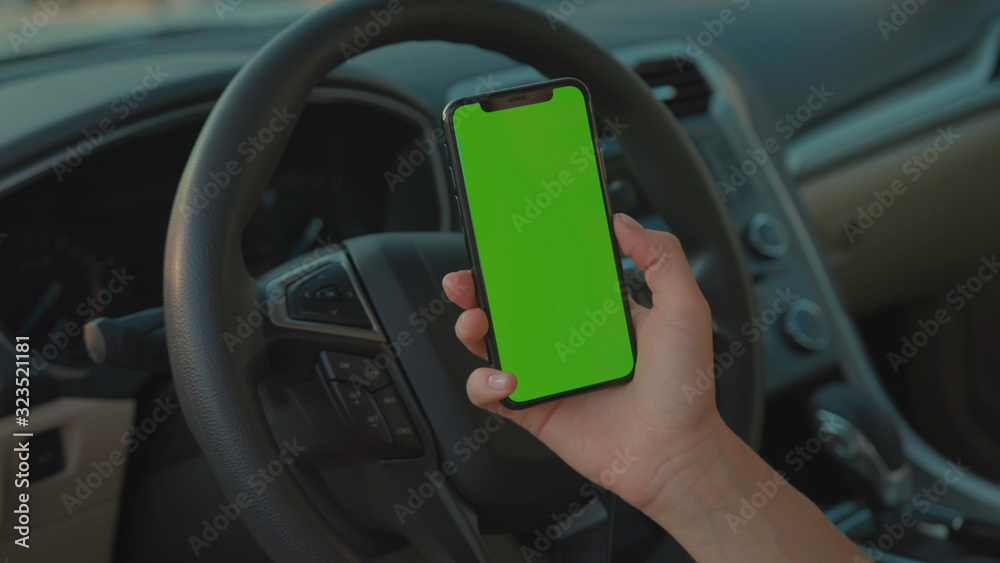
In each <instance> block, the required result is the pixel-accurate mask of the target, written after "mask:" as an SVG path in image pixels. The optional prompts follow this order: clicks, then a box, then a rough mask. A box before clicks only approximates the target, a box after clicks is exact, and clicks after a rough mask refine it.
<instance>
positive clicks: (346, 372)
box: [319, 352, 391, 391]
mask: <svg viewBox="0 0 1000 563" xmlns="http://www.w3.org/2000/svg"><path fill="white" fill-rule="evenodd" d="M319 365H320V371H321V372H322V373H323V375H325V376H326V378H327V379H332V380H334V381H341V382H344V383H350V384H352V385H355V386H357V387H359V388H361V387H364V388H367V389H369V390H371V391H376V390H378V389H381V388H383V387H385V386H386V385H389V384H390V383H391V380H390V379H389V374H388V373H386V371H385V370H384V369H380V368H379V367H378V366H377V365H376V364H375V361H374V360H372V359H370V358H364V357H362V356H352V355H351V354H344V353H341V352H321V353H320V355H319Z"/></svg>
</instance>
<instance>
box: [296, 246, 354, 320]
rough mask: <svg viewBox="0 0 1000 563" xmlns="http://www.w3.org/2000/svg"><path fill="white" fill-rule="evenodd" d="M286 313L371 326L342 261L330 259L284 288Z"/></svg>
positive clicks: (301, 317)
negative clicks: (331, 261)
mask: <svg viewBox="0 0 1000 563" xmlns="http://www.w3.org/2000/svg"><path fill="white" fill-rule="evenodd" d="M286 297H287V300H288V316H289V317H291V318H293V319H295V320H297V321H312V322H317V323H327V324H334V325H343V326H352V327H357V328H372V324H371V321H370V320H369V319H368V315H367V314H366V313H365V308H364V305H362V304H361V298H360V297H359V296H358V291H357V289H355V287H354V285H353V284H352V283H351V278H350V276H348V274H347V270H345V269H344V265H343V264H341V263H339V262H333V263H330V264H327V265H326V266H323V267H322V268H320V269H318V270H316V271H315V272H312V273H310V274H308V275H306V276H304V277H303V278H302V279H300V280H298V281H296V282H294V283H292V284H291V285H289V286H288V289H287V295H286Z"/></svg>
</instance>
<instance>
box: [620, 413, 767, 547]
mask: <svg viewBox="0 0 1000 563" xmlns="http://www.w3.org/2000/svg"><path fill="white" fill-rule="evenodd" d="M747 452H750V453H751V454H752V451H751V450H750V449H749V447H748V446H746V444H744V443H743V442H742V440H740V438H739V437H738V436H736V434H734V433H733V432H732V430H730V429H729V427H728V426H726V424H725V423H724V422H723V421H722V418H721V417H716V418H715V420H713V422H712V423H711V426H710V427H709V428H708V429H707V430H706V432H705V433H704V434H703V435H702V438H701V439H700V441H699V442H698V443H697V444H692V446H691V447H689V448H687V449H686V450H685V451H683V452H674V453H673V454H672V457H671V459H669V460H666V461H665V462H664V463H663V464H662V465H661V466H660V467H659V468H658V469H657V470H656V471H655V472H654V473H653V475H654V477H653V478H652V479H650V481H649V483H648V485H647V487H646V491H645V493H646V494H644V495H642V498H643V499H644V500H643V501H640V504H639V505H634V506H636V508H638V509H639V510H641V511H642V512H643V513H645V514H646V515H647V516H649V517H650V518H652V519H653V520H654V521H656V522H657V523H659V524H660V525H661V526H663V527H664V528H665V529H666V530H667V531H669V532H671V533H672V534H675V533H677V532H678V531H679V529H681V528H685V527H689V526H691V525H693V524H694V523H698V524H699V525H704V524H707V523H709V522H714V521H716V520H717V517H718V514H719V513H721V512H724V511H725V510H727V509H728V508H729V503H730V502H731V499H732V497H733V494H734V492H735V491H737V490H738V488H739V485H738V483H737V481H738V479H737V478H736V476H735V474H734V471H736V470H746V469H749V467H747V465H748V464H752V460H751V459H748V457H747V456H746V455H745V454H746V453H747ZM753 457H755V456H753ZM626 500H628V499H626Z"/></svg>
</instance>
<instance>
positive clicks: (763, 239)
mask: <svg viewBox="0 0 1000 563" xmlns="http://www.w3.org/2000/svg"><path fill="white" fill-rule="evenodd" d="M747 242H748V243H749V244H750V248H751V249H753V251H754V252H755V253H756V254H757V255H758V256H760V257H762V258H770V259H778V258H781V257H782V256H784V255H786V254H788V248H789V235H788V229H786V228H785V225H784V224H783V223H782V222H781V221H779V220H778V218H777V217H775V216H774V215H769V214H767V213H758V214H756V215H754V216H753V219H750V225H749V226H748V227H747Z"/></svg>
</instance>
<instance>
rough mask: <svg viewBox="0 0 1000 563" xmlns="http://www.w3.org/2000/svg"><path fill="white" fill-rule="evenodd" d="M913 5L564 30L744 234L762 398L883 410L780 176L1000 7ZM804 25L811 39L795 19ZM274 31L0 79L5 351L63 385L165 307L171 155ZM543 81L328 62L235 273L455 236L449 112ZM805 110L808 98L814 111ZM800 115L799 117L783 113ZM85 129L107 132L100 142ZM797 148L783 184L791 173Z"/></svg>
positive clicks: (547, 5)
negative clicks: (633, 75) (325, 248)
mask: <svg viewBox="0 0 1000 563" xmlns="http://www.w3.org/2000/svg"><path fill="white" fill-rule="evenodd" d="M533 3H535V4H539V5H540V7H541V8H542V9H553V8H557V7H558V3H557V2H533ZM744 4H746V5H747V8H746V10H745V11H737V12H736V19H735V20H734V21H733V23H731V24H729V26H728V27H725V28H724V31H723V32H722V33H721V34H720V35H717V36H713V37H712V38H711V40H707V39H706V40H702V39H701V38H703V37H705V36H704V35H702V32H704V31H705V30H706V27H705V25H706V24H705V23H704V22H706V21H713V20H714V19H716V18H719V17H720V14H721V12H722V11H723V10H727V9H728V10H739V7H740V6H741V5H744ZM920 9H921V10H922V14H923V15H924V16H925V21H933V22H934V26H933V27H930V26H927V25H922V24H919V23H916V21H917V20H916V19H915V20H914V23H911V24H910V25H909V26H907V27H906V28H904V29H901V30H900V32H899V33H897V34H896V35H894V36H893V37H892V40H891V41H887V40H886V39H885V38H884V37H883V36H882V35H881V34H880V33H879V32H878V26H877V21H878V20H879V19H880V18H884V17H889V15H890V14H891V10H892V2H891V1H888V0H880V1H878V2H871V1H868V0H864V1H862V0H857V1H851V2H846V3H837V4H834V3H823V2H803V1H802V0H782V1H767V2H765V1H759V2H758V1H757V0H754V1H752V2H735V1H729V0H712V1H708V2H677V3H664V2H654V1H652V0H628V1H613V2H612V1H601V0H592V1H591V2H587V3H585V4H584V5H583V6H581V7H580V8H579V12H578V13H576V14H575V15H574V16H573V18H572V20H571V22H570V24H571V25H573V26H574V27H577V28H579V29H581V30H583V31H584V32H586V33H588V34H590V35H592V36H593V37H594V38H595V39H596V40H597V41H599V42H601V43H602V44H603V45H605V46H607V47H608V48H609V49H611V50H612V51H613V52H614V53H615V55H616V56H617V57H618V58H619V60H621V61H622V62H623V63H625V64H627V65H629V66H631V67H632V68H634V69H635V70H636V71H637V72H638V73H639V74H640V75H641V76H642V77H643V78H644V79H645V80H646V81H647V82H648V83H649V85H650V86H651V88H652V89H653V92H654V93H655V94H656V95H657V96H659V97H660V98H661V99H662V100H663V102H664V103H666V104H667V105H668V106H669V107H671V109H672V110H673V111H674V112H675V113H676V114H677V115H678V117H679V118H680V120H681V124H682V125H683V126H684V128H685V130H686V131H687V132H688V134H689V135H690V137H691V139H692V141H693V142H694V143H695V145H696V147H697V148H698V150H699V151H700V153H701V154H702V156H703V158H704V159H705V161H706V164H707V165H708V167H709V169H710V171H711V173H712V175H713V176H714V177H715V178H716V179H717V186H718V187H719V190H720V195H721V196H722V197H723V199H724V200H725V202H726V205H727V208H728V210H729V212H730V216H731V218H732V220H733V223H734V225H735V226H736V229H737V230H738V231H739V232H740V233H741V234H742V235H743V237H744V244H745V250H746V253H747V258H748V262H749V266H750V269H751V273H752V275H753V278H754V280H755V284H756V293H757V297H758V304H759V307H760V316H759V317H758V318H755V319H747V320H746V325H744V330H742V331H741V334H740V335H731V336H732V337H735V338H737V339H745V340H746V341H748V342H755V341H756V340H757V339H761V340H763V344H764V350H765V358H764V361H765V366H766V372H767V381H766V389H767V392H768V394H769V397H772V398H773V397H778V398H780V397H781V396H782V395H786V394H788V393H790V392H792V391H794V390H795V389H797V388H801V387H803V386H806V385H809V384H812V383H816V382H818V381H821V380H823V379H824V378H830V377H832V376H834V375H835V374H838V373H839V374H842V375H843V376H844V377H845V378H847V379H849V380H851V381H853V382H854V383H855V384H857V385H858V386H860V387H862V388H865V389H867V390H869V391H870V392H871V393H872V394H873V396H875V398H876V399H877V400H878V401H879V402H880V404H881V405H883V406H884V408H886V409H887V410H889V411H893V412H895V411H894V410H893V409H894V408H893V406H892V403H891V401H890V400H889V398H888V397H887V396H886V394H885V392H884V390H883V389H882V387H881V384H880V383H879V379H878V375H877V373H876V371H875V369H874V367H873V365H872V362H871V360H870V358H869V357H868V354H867V351H866V350H865V347H864V344H863V342H862V341H861V339H860V337H859V335H858V333H857V330H856V327H855V326H854V324H853V320H852V319H851V317H850V315H849V313H848V311H847V310H846V308H845V307H844V305H843V303H842V299H841V295H840V293H839V290H838V288H837V287H836V285H835V283H834V281H833V280H832V279H831V278H830V275H829V270H828V266H827V258H826V257H825V256H824V255H823V253H822V252H821V251H820V249H819V247H818V245H817V242H816V237H815V235H814V233H813V228H814V227H813V226H812V225H810V223H809V222H808V220H806V219H805V215H804V213H803V208H802V206H801V204H800V202H799V200H798V194H797V192H796V188H795V184H794V183H793V177H792V174H793V173H795V172H797V171H800V169H801V170H806V171H807V172H810V173H815V172H816V170H815V169H810V168H809V167H808V166H806V165H807V164H810V163H811V162H814V161H815V160H816V159H817V158H819V156H817V155H823V154H827V153H828V152H830V149H831V147H830V146H829V144H826V145H824V144H822V143H819V142H817V141H816V139H817V138H818V137H817V134H816V132H822V131H823V130H824V129H826V130H830V129H833V130H834V132H836V124H837V123H838V121H840V120H841V119H842V118H844V116H849V115H851V114H852V112H853V111H854V110H856V109H857V108H858V107H860V106H861V105H863V104H871V103H874V104H876V105H877V104H878V103H879V101H880V100H884V99H885V98H882V96H889V93H891V92H894V91H896V90H898V89H899V88H900V87H901V85H903V84H909V85H912V84H919V83H920V81H921V80H923V79H924V77H925V75H926V74H927V73H929V72H930V71H932V70H936V69H940V68H941V67H942V66H945V65H947V64H948V63H949V62H950V61H955V60H956V59H959V58H961V57H962V56H963V55H965V54H967V53H968V52H970V51H974V50H978V49H979V48H980V46H981V39H982V37H983V36H984V35H985V34H986V32H987V27H986V26H985V22H987V21H989V18H990V17H992V16H993V15H995V14H997V13H1000V5H998V4H997V3H996V2H985V1H977V2H964V3H962V4H961V5H951V4H948V5H945V4H934V3H927V4H926V5H923V7H922V8H920ZM820 20H822V21H824V22H825V25H823V26H806V25H803V24H802V22H803V21H820ZM280 27H281V26H278V25H276V26H274V27H268V28H262V29H256V30H250V31H242V32H235V31H229V32H225V33H221V32H220V33H219V34H214V35H211V34H206V35H205V36H202V35H199V34H197V33H192V34H184V35H182V36H179V37H173V38H170V37H168V38H163V39H159V40H157V41H151V42H149V43H148V44H142V43H140V44H137V45H129V46H127V47H125V46H123V47H121V48H115V47H111V48H107V49H105V50H103V51H100V52H98V53H90V54H88V53H87V52H82V53H79V54H76V55H69V56H65V57H40V58H36V59H34V60H31V61H13V62H8V63H5V64H4V65H2V66H0V122H2V123H3V124H4V128H3V130H2V131H0V271H3V272H4V273H5V274H6V275H4V276H3V277H0V295H2V296H3V300H2V303H0V350H2V349H5V348H6V349H7V351H8V352H9V351H10V339H11V337H12V335H14V334H30V335H31V336H32V341H33V342H38V343H44V345H41V346H37V348H38V349H40V353H41V358H40V359H39V358H36V365H35V367H36V369H38V371H40V372H45V373H49V374H52V375H53V376H55V377H56V378H58V379H62V380H79V379H82V378H84V377H85V376H87V375H94V374H100V372H101V371H102V369H103V368H101V367H99V366H94V365H93V364H91V363H90V362H89V361H88V359H87V356H86V353H85V350H84V348H83V344H82V338H81V337H80V334H79V331H80V327H81V326H82V324H83V323H85V322H86V321H88V320H91V318H92V317H95V316H98V315H100V316H110V317H118V316H122V315H126V314H129V313H133V312H137V311H141V310H144V309H148V308H152V307H157V306H160V305H161V304H162V291H163V286H162V268H163V255H164V245H165V237H166V229H167V223H168V219H169V215H170V212H171V208H172V206H173V199H174V193H175V190H176V187H177V185H178V181H179V179H180V176H181V174H182V171H183V168H184V165H185V162H186V160H187V158H188V156H189V154H190V152H191V148H192V147H193V146H194V143H195V142H196V140H197V136H198V132H199V130H200V128H201V125H202V124H203V123H204V122H205V120H206V119H207V118H208V116H209V112H210V111H211V108H212V105H213V103H214V100H216V99H218V96H219V95H220V94H221V93H222V91H223V90H224V88H225V86H226V84H227V83H228V82H229V81H230V80H231V79H232V77H233V76H234V75H235V74H236V73H237V72H238V70H239V68H240V66H241V65H242V64H243V63H245V61H246V60H247V59H248V58H249V57H250V56H252V53H253V52H254V51H255V50H256V49H257V48H259V46H260V45H261V44H262V43H263V42H265V41H266V40H268V39H269V38H270V37H272V36H273V35H274V34H275V33H277V31H278V30H280ZM208 35H211V37H209V36H208ZM665 38H670V39H665ZM765 38H766V41H765V40H764V39H765ZM871 53H878V56H870V54H871ZM91 55H92V56H91ZM426 61H433V62H434V63H435V64H426ZM441 61H445V62H446V64H441ZM992 62H993V64H996V54H995V53H994V55H993V59H992ZM150 69H152V71H151V70H150ZM150 72H157V73H159V74H161V75H164V76H165V79H164V80H163V81H162V83H159V84H157V87H156V88H151V89H149V90H148V91H147V92H145V97H144V99H143V101H142V102H141V103H137V104H135V107H133V108H130V110H131V111H128V112H123V111H120V108H121V107H122V106H121V105H120V104H117V103H116V100H120V99H121V96H122V93H123V92H130V91H131V90H132V89H134V88H135V87H136V84H141V83H142V80H143V79H144V77H146V75H147V74H148V73H150ZM539 78H540V76H539V75H538V74H537V73H535V71H533V70H532V69H530V68H525V67H522V66H520V65H518V64H516V63H515V62H513V61H511V60H509V59H506V58H505V57H502V56H499V55H496V54H492V53H487V52H484V51H481V50H479V49H475V48H471V47H467V46H459V45H451V44H446V43H439V42H427V43H420V44H413V43H410V44H403V45H398V46H393V47H390V48H386V49H379V50H376V51H373V52H371V53H365V54H363V55H360V56H358V57H356V58H354V59H352V60H351V62H350V63H348V64H347V65H345V66H343V67H341V68H338V69H337V70H336V71H334V72H332V73H331V74H330V75H329V76H328V77H327V79H326V80H325V81H323V83H321V84H320V85H318V86H317V88H316V90H315V92H314V96H313V99H312V101H311V103H310V104H309V106H308V107H307V108H306V110H305V114H304V115H303V116H302V117H301V119H299V122H298V125H297V129H296V131H295V134H294V137H293V140H292V141H291V144H290V145H289V146H288V147H287V148H286V150H285V153H284V157H283V160H282V163H281V165H280V166H279V169H278V171H277V173H276V174H275V175H274V177H273V178H272V179H271V180H270V183H269V186H268V188H267V189H266V190H265V192H264V194H263V196H262V198H261V201H260V202H259V205H258V208H257V210H256V211H255V213H254V215H253V218H252V220H251V222H250V225H249V227H248V229H247V231H246V233H245V234H244V239H243V250H244V256H245V260H246V265H247V269H248V270H249V271H250V273H251V274H253V275H261V274H263V273H265V272H267V271H268V270H270V269H271V268H273V267H275V266H277V265H279V264H281V263H283V262H285V261H287V260H288V259H290V258H292V257H294V256H296V255H299V254H302V253H304V252H306V251H308V250H310V249H311V248H313V247H315V246H316V245H319V244H324V245H326V244H330V243H336V242H338V241H342V240H345V239H348V238H351V237H355V236H359V235H363V234H367V233H375V232H384V231H437V230H445V231H457V230H458V229H459V227H458V223H457V221H456V216H457V213H456V211H455V209H454V207H453V205H454V203H453V201H452V198H451V192H450V190H451V187H450V185H449V180H448V178H447V176H446V175H445V172H444V170H446V163H445V162H444V157H443V155H442V154H441V147H440V146H439V145H438V144H437V143H436V142H429V140H434V139H439V138H440V137H441V136H440V134H439V128H440V117H439V116H440V113H441V109H442V108H443V107H444V105H445V104H446V103H447V102H448V101H449V100H450V99H453V98H456V97H459V96H464V95H470V94H474V93H476V92H477V89H481V88H483V87H489V88H504V87H511V86H516V85H518V84H523V83H526V82H531V81H533V80H538V79H539ZM37 92H45V93H46V94H45V95H36V94H35V93H37ZM818 93H826V94H823V95H822V96H820V94H818ZM816 96H820V97H822V98H823V101H822V103H818V107H814V106H816V105H817V103H816V99H817V98H816ZM802 107H806V108H807V109H808V111H809V113H808V117H807V118H805V119H803V118H801V117H796V116H797V112H798V111H799V109H800V108H802ZM276 110H277V108H276ZM597 110H598V112H599V111H600V108H597ZM123 114H124V115H123ZM789 115H791V116H792V118H791V119H789V117H788V116H789ZM601 119H603V118H602V117H599V120H601ZM101 123H107V124H108V125H109V126H108V127H104V128H102V130H101V131H96V130H95V128H94V127H95V124H101ZM610 137H611V138H609V139H606V140H605V143H604V146H603V149H604V154H605V158H606V168H607V171H608V176H609V178H608V180H609V189H610V192H611V194H610V196H611V200H612V204H613V206H614V207H615V210H616V211H622V212H627V213H630V214H632V215H633V216H635V217H637V218H639V219H640V221H642V222H643V223H644V224H646V225H647V226H650V227H658V228H667V229H669V225H665V224H663V223H662V220H661V219H659V217H658V216H655V215H653V214H652V213H651V208H650V207H649V205H648V204H647V202H645V201H644V200H643V198H642V196H641V193H640V190H639V189H638V187H637V186H636V185H635V179H634V178H633V177H632V175H631V173H630V170H629V164H628V159H627V156H626V155H625V154H623V152H622V151H621V149H620V147H618V146H617V145H616V143H615V142H614V139H613V135H612V136H610ZM827 138H832V139H834V142H839V143H845V142H844V141H843V137H841V136H838V135H832V136H831V135H829V134H828V135H827ZM769 139H770V140H773V141H774V143H775V144H774V145H769V144H768V142H767V141H768V140H769ZM893 140H894V139H888V138H881V139H880V142H881V143H883V144H887V143H890V142H892V141H893ZM258 141H259V142H260V146H259V147H255V146H254V143H253V142H250V146H252V147H254V149H253V150H267V146H266V145H267V143H266V140H265V139H258ZM845 144H846V143H845ZM775 147H776V148H775ZM772 148H773V149H774V150H772ZM786 149H787V150H786ZM867 150H875V149H874V148H873V147H869V148H868V149H867ZM789 154H790V155H791V158H792V159H793V160H794V159H795V158H798V159H799V161H801V162H800V164H799V165H796V166H798V168H795V167H793V168H792V169H789V168H788V167H787V166H786V162H785V159H786V158H789V156H788V155H789ZM761 155H763V156H761ZM810 158H811V159H812V160H810ZM793 164H794V162H793ZM810 166H812V164H810ZM838 224H839V219H838ZM693 267H694V269H695V271H696V273H698V264H697V263H695V264H693ZM793 301H794V302H795V303H797V305H796V306H795V307H794V308H792V310H788V309H789V308H790V305H791V304H792V303H791V302H793ZM895 416H898V415H895ZM901 425H902V426H903V427H904V428H907V426H906V423H905V422H902V421H901ZM904 434H905V438H906V440H907V442H906V443H907V447H908V448H910V453H911V454H912V456H913V457H914V459H917V460H918V461H919V463H920V464H922V466H923V467H925V468H927V471H928V472H929V473H930V472H936V471H938V470H939V469H940V468H941V467H944V466H943V464H944V460H942V459H941V458H940V456H936V454H934V453H933V452H932V450H931V449H930V448H929V447H928V446H927V445H926V444H924V443H923V442H922V441H921V440H920V438H919V437H918V436H916V435H915V433H913V432H912V431H911V430H907V431H906V432H904ZM962 487H968V489H967V490H968V491H972V492H970V494H969V498H970V499H974V498H979V499H981V500H983V504H982V505H979V504H976V502H973V501H970V506H969V507H968V508H969V511H970V513H975V512H976V511H986V510H989V505H988V503H990V502H992V503H993V505H1000V499H997V498H996V497H997V495H998V494H997V492H996V491H995V490H994V489H986V488H977V487H978V485H977V482H976V481H975V479H974V478H970V479H969V480H968V481H967V482H965V483H963V485H962Z"/></svg>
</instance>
